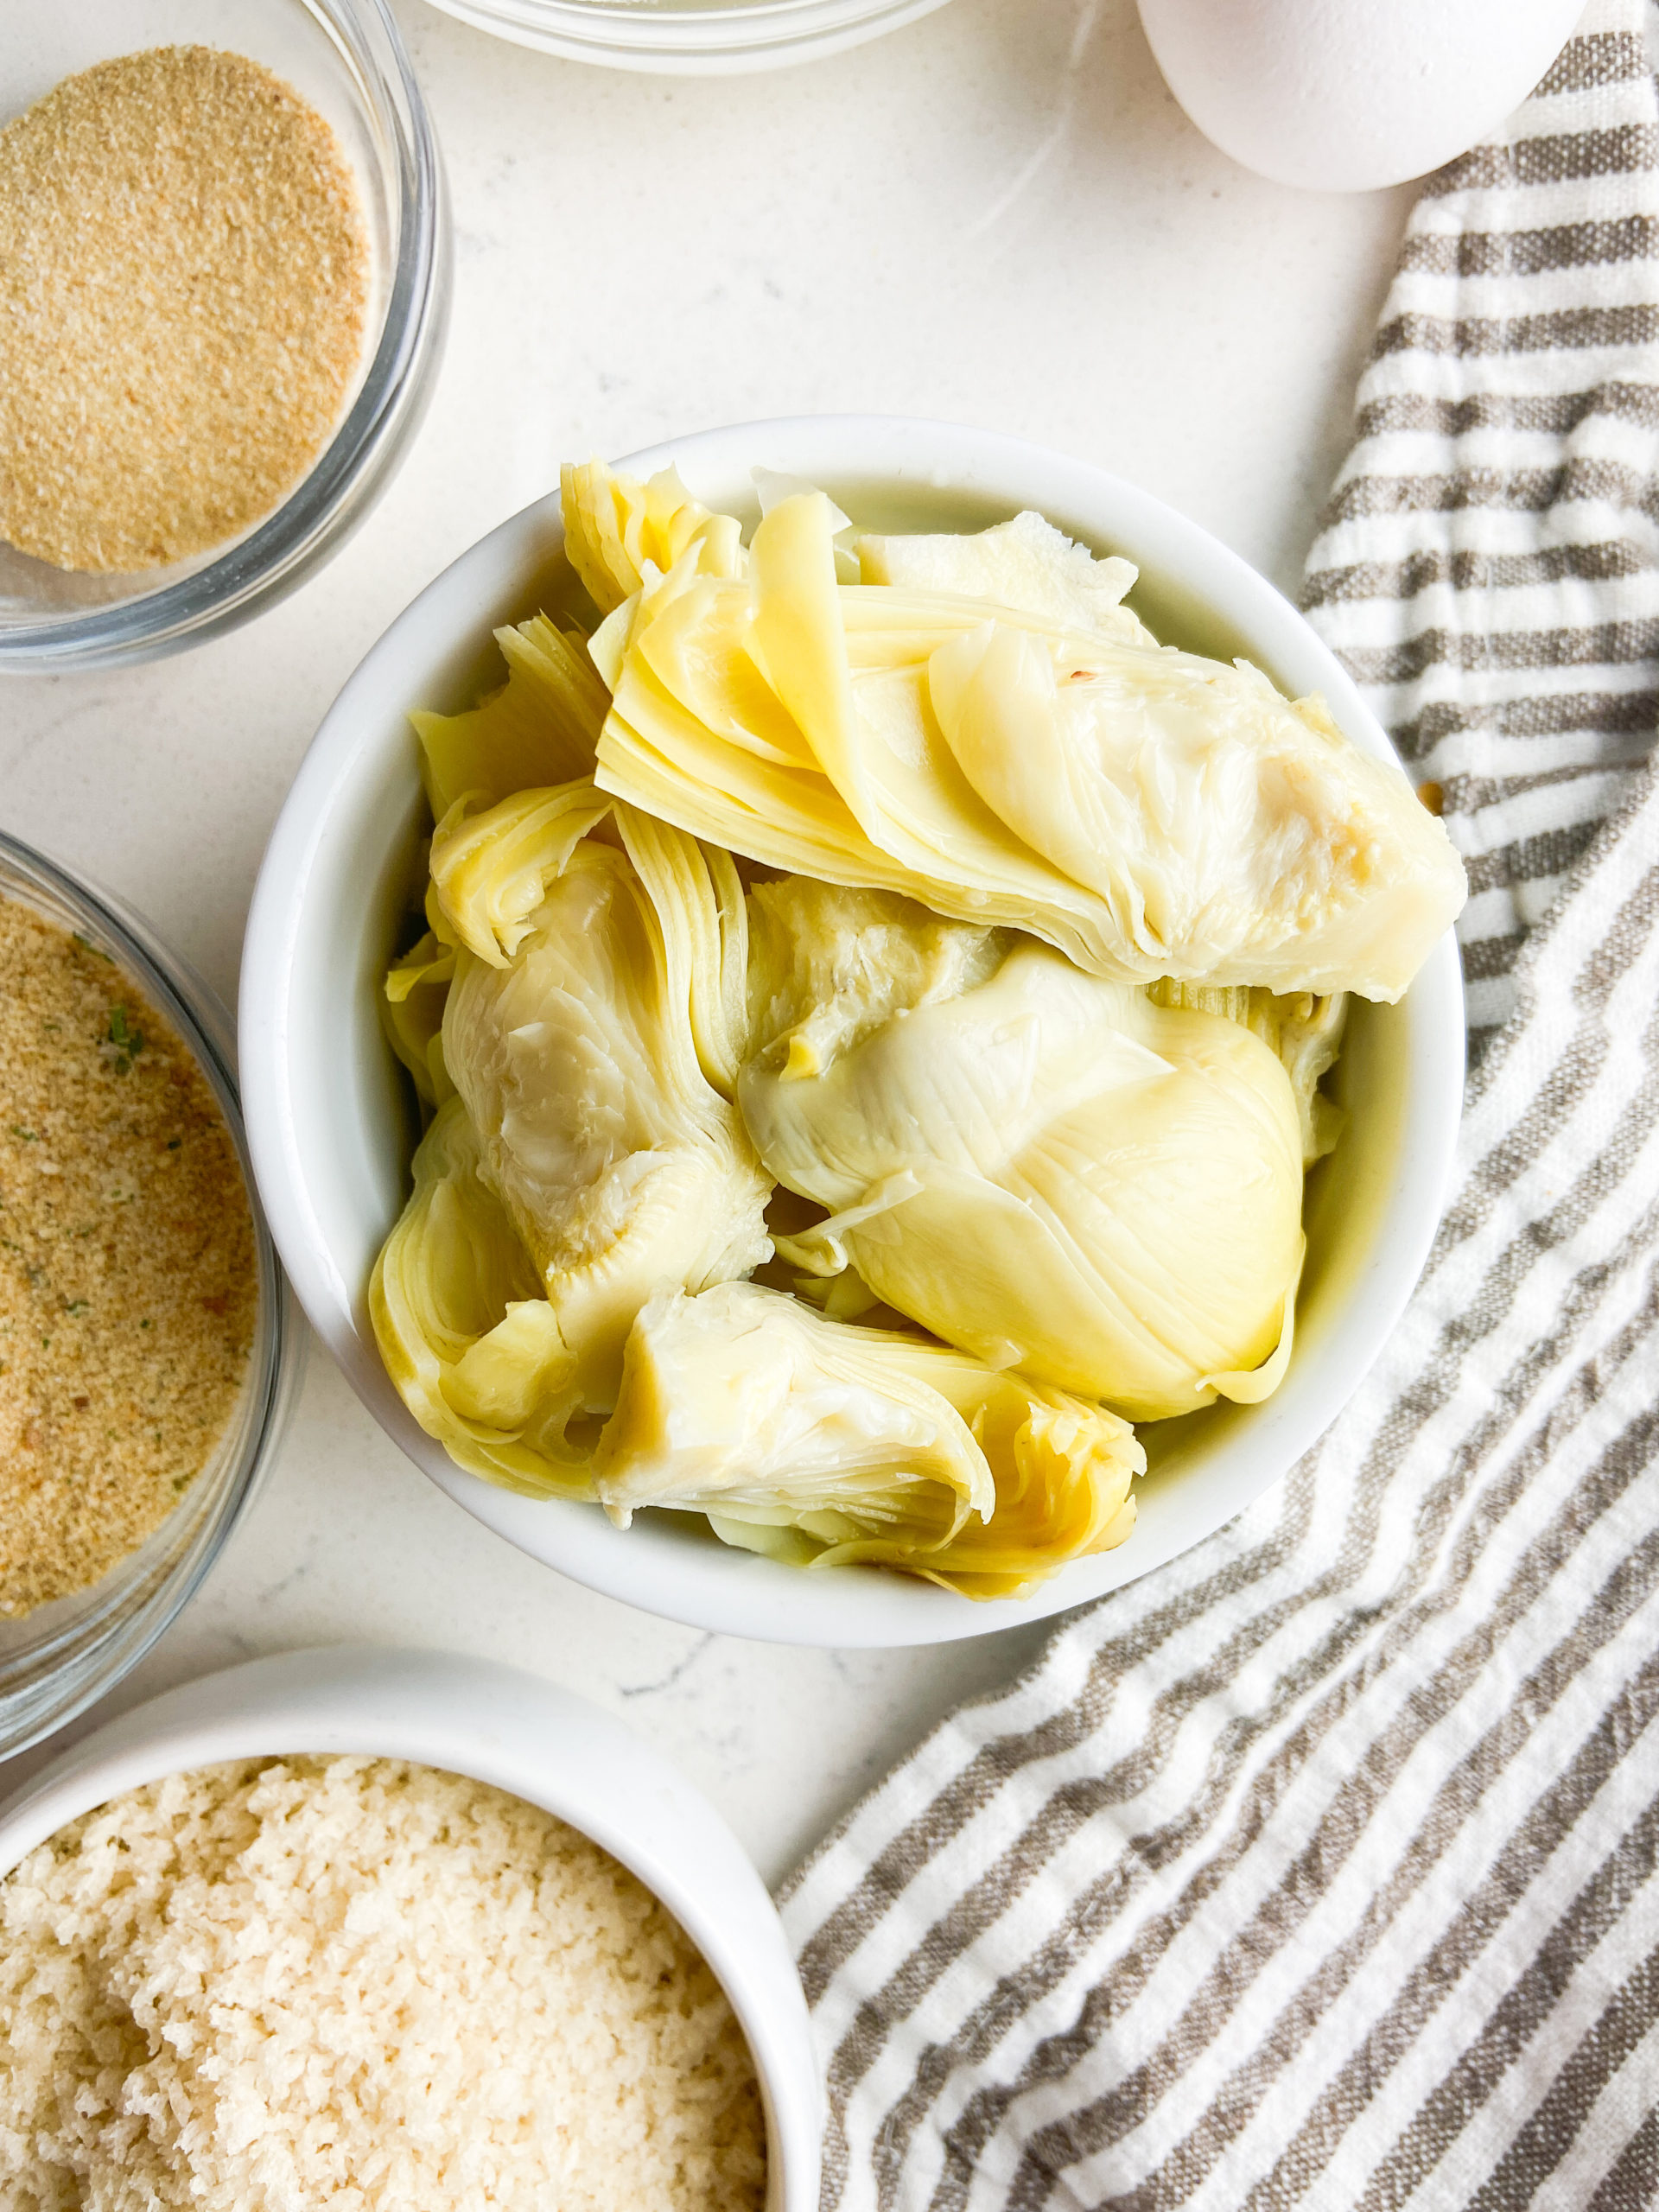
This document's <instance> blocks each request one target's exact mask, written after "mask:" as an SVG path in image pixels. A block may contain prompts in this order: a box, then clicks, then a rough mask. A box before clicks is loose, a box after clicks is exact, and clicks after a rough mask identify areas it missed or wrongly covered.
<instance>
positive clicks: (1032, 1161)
mask: <svg viewBox="0 0 1659 2212" xmlns="http://www.w3.org/2000/svg"><path fill="white" fill-rule="evenodd" d="M750 908H751V944H752V952H751V964H750V980H751V1011H752V1020H753V1033H752V1056H751V1058H750V1059H749V1060H748V1062H747V1065H746V1066H745V1068H744V1071H743V1074H742V1077H741V1080H740V1083H739V1086H738V1099H739V1103H740V1105H741V1109H742V1112H743V1116H744V1119H745V1121H746V1122H747V1126H748V1128H749V1131H750V1134H751V1135H752V1136H753V1140H754V1142H755V1145H756V1147H757V1148H758V1150H759V1151H760V1156H761V1158H762V1160H764V1161H765V1163H766V1167H767V1168H768V1169H769V1170H770V1172H771V1173H772V1174H773V1175H775V1176H776V1177H777V1178H778V1179H779V1182H781V1183H782V1184H784V1185H785V1186H786V1187H787V1188H788V1189H790V1190H791V1191H794V1192H798V1193H799V1194H800V1195H801V1196H803V1197H804V1198H810V1199H813V1200H815V1201H817V1204H818V1205H822V1206H824V1207H827V1208H829V1210H830V1217H829V1220H828V1221H826V1222H825V1223H823V1224H822V1225H821V1226H819V1227H818V1228H817V1229H815V1230H808V1231H807V1232H805V1233H804V1235H801V1236H795V1237H791V1238H788V1239H785V1240H783V1242H781V1243H780V1244H779V1251H780V1254H781V1255H782V1256H784V1257H785V1258H786V1259H787V1260H788V1261H790V1262H792V1263H793V1264H796V1265H799V1266H803V1267H805V1268H815V1267H816V1268H817V1271H819V1272H821V1273H824V1274H829V1273H833V1272H834V1271H836V1269H838V1268H841V1267H842V1266H844V1265H847V1264H850V1265H851V1266H853V1267H854V1268H856V1270H857V1273H858V1274H859V1276H860V1277H861V1279H862V1281H863V1282H864V1283H866V1284H868V1287H869V1288H870V1289H871V1290H873V1291H874V1293H875V1294H876V1295H877V1296H878V1297H879V1298H880V1299H882V1300H885V1301H886V1302H887V1304H888V1305H890V1306H894V1307H896V1308H897V1309H898V1310H899V1312H900V1313H904V1314H906V1315H907V1316H908V1317H909V1318H910V1319H912V1320H915V1321H918V1322H919V1323H920V1324H921V1325H923V1326H924V1327H925V1328H927V1329H929V1330H931V1331H932V1332H934V1333H935V1334H936V1335H938V1336H940V1337H943V1338H945V1339H946V1340H947V1341H948V1342H950V1343H951V1344H957V1345H959V1346H961V1347H962V1348H963V1350H965V1351H969V1352H972V1353H975V1354H976V1355H977V1356H978V1357H981V1358H982V1359H984V1360H986V1361H987V1362H988V1363H990V1364H992V1365H993V1366H996V1367H999V1368H1013V1367H1017V1368H1019V1369H1020V1371H1021V1373H1022V1374H1023V1375H1025V1376H1034V1377H1036V1378H1038V1379H1039V1380H1040V1381H1042V1382H1044V1383H1051V1384H1055V1385H1058V1386H1059V1387H1060V1388H1062V1389H1066V1390H1071V1391H1076V1392H1077V1393H1078V1394H1079V1395H1083V1396H1084V1397H1089V1398H1096V1399H1103V1400H1104V1401H1106V1402H1108V1403H1109V1404H1111V1405H1112V1406H1114V1407H1116V1408H1117V1409H1118V1410H1119V1411H1120V1412H1122V1413H1124V1414H1128V1415H1129V1416H1131V1417H1132V1418H1137V1419H1147V1420H1155V1419H1159V1418H1161V1417H1164V1416H1166V1415H1169V1414H1181V1413H1186V1412H1190V1411H1192V1409H1193V1408H1197V1407H1198V1406H1203V1405H1207V1404H1209V1403H1211V1402H1212V1401H1213V1400H1214V1399H1215V1397H1216V1396H1217V1395H1218V1394H1219V1395H1225V1396H1229V1397H1233V1398H1237V1399H1255V1398H1259V1397H1262V1396H1265V1395H1267V1394H1268V1391H1269V1390H1270V1389H1272V1388H1274V1385H1275V1384H1276V1383H1277V1382H1278V1380H1279V1377H1280V1376H1281V1374H1282V1372H1283V1369H1284V1365H1285V1362H1286V1360H1287V1357H1288V1344H1289V1333H1290V1328H1291V1323H1292V1317H1293V1310H1294V1292H1295V1283H1296V1279H1297V1275H1298V1273H1299V1270H1300V1262H1301V1252H1302V1236H1301V1224H1300V1215H1301V1195H1302V1138H1301V1128H1300V1117H1299V1115H1298V1110H1297V1103H1296V1099H1295V1096H1294V1093H1293V1090H1292V1087H1291V1083H1290V1079H1289V1077H1288V1076H1287V1073H1286V1071H1285V1069H1284V1067H1283V1066H1282V1065H1281V1063H1280V1061H1279V1060H1278V1059H1277V1058H1275V1057H1274V1053H1273V1052H1271V1051H1270V1050H1269V1049H1268V1046H1267V1045H1265V1044H1264V1043H1263V1042H1262V1040H1261V1039H1259V1038H1258V1037H1256V1036H1255V1035H1254V1034H1253V1033H1251V1031H1250V1030H1249V1028H1247V1027H1244V1026H1243V1024H1241V1023H1239V1022H1237V1021H1234V1020H1227V1019H1225V1018H1224V1017H1223V1016H1222V1015H1220V1014H1211V1013H1205V1012H1198V1011H1194V1010H1192V1009H1187V1008H1177V1007H1164V1006H1159V1005H1156V1004H1154V1003H1153V1001H1151V999H1150V998H1149V997H1148V996H1147V994H1146V993H1145V992H1143V991H1140V990H1137V989H1135V988H1132V987H1131V986H1129V985H1127V984H1123V983H1116V982H1108V981H1106V980H1105V979H1104V978H1103V977H1100V976H1090V975H1086V974H1084V972H1082V971H1081V970H1080V969H1077V968H1074V967H1073V966H1071V963H1069V962H1067V961H1066V960H1065V959H1063V958H1062V957H1060V956H1059V955H1058V953H1056V952H1054V951H1052V950H1050V949H1049V948H1048V947H1046V946H1044V945H1040V944H1034V943H1033V942H1032V941H1031V940H1030V939H1029V938H1019V937H1016V936H1014V935H1013V934H1012V933H1010V932H1006V931H987V930H980V929H974V928H971V927H969V926H968V925H963V924H959V923H957V924H952V923H944V922H940V921H939V920H938V919H937V918H935V917H933V916H931V915H930V914H928V913H926V912H924V911H923V910H921V909H920V908H918V907H917V906H914V905H913V904H912V903H911V902H909V901H907V900H904V899H897V898H895V897H893V895H892V894H891V893H880V892H875V893H872V892H862V893H859V892H850V891H846V890H842V889H838V888H836V887H830V886H827V885H823V884H819V883H816V882H811V881H809V880H805V879H804V878H799V877H795V878H789V879H785V880H784V881H782V882H779V883H775V884H768V885H761V886H758V887H756V888H755V890H754V891H753V892H752V893H751V894H750ZM906 938H908V939H909V942H910V951H909V954H908V956H907V957H895V956H894V953H893V946H894V945H895V944H901V943H903V942H904V941H905V940H906ZM947 948H949V949H948V950H947Z"/></svg>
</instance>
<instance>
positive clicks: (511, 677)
mask: <svg viewBox="0 0 1659 2212" xmlns="http://www.w3.org/2000/svg"><path fill="white" fill-rule="evenodd" d="M495 642H496V643H497V645H499V646H500V648H501V652H502V657H503V658H504V659H505V662H506V664H507V680H506V682H505V683H504V684H503V685H501V687H500V688H499V690H495V691H493V692H492V693H491V694H490V695H489V696H488V697H487V698H486V699H485V700H484V701H483V702H481V703H480V705H478V706H476V707H474V708H471V709H468V711H467V712H466V713H465V714H460V715H434V714H429V713H427V712H424V711H421V712H417V713H416V714H413V715H410V721H411V722H412V723H413V724H414V726H415V734H416V736H417V737H418V738H419V739H420V741H421V756H422V761H421V765H422V771H423V776H424V779H425V783H426V796H427V799H428V801H429V804H430V805H431V809H432V813H433V817H434V819H435V820H436V821H439V822H442V819H443V817H444V816H445V815H446V814H448V811H449V810H450V809H451V808H452V807H453V806H454V804H455V803H456V801H457V800H458V799H460V798H463V797H467V798H470V800H471V802H472V804H474V805H477V806H493V805H494V804H496V802H497V801H498V800H500V799H504V798H511V797H512V794H513V793H514V792H515V791H524V789H526V787H527V786H529V785H539V784H563V783H569V782H570V781H571V780H573V779H575V778H577V777H581V776H590V775H591V774H592V773H593V769H594V750H595V747H597V745H598V743H599V733H600V728H601V725H602V723H603V722H604V720H605V715H606V712H607V709H608V708H609V705H610V695H609V694H608V692H607V690H606V689H605V686H604V684H603V683H601V681H600V678H599V674H598V671H596V670H595V668H594V664H593V659H592V657H591V655H590V654H589V653H588V644H587V640H586V639H585V638H582V636H580V635H579V634H578V633H577V632H573V631H564V630H561V629H558V628H557V627H556V626H555V625H554V624H553V623H552V622H550V620H548V618H547V616H546V615H544V614H537V615H536V616H535V617H533V618H532V620H530V621H528V622H522V623H520V624H519V626H518V628H517V629H501V630H498V631H497V632H496V633H495Z"/></svg>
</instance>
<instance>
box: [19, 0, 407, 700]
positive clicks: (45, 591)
mask: <svg viewBox="0 0 1659 2212" xmlns="http://www.w3.org/2000/svg"><path fill="white" fill-rule="evenodd" d="M188 45H202V46H217V47H221V48H227V49H229V50H231V51H232V52H235V53H238V54H247V55H248V56H250V57H251V59H252V60H256V61H259V62H263V63H264V65H265V66H266V67H268V68H270V69H271V70H273V71H274V72H275V73H277V76H279V77H281V78H283V79H285V80H286V81H287V82H288V83H289V84H290V85H292V86H293V87H294V88H295V90H296V92H299V93H300V95H301V96H302V98H303V99H306V100H308V102H309V103H310V105H312V106H313V107H314V108H315V109H316V110H317V111H318V112H319V113H320V114H321V115H323V116H324V117H325V118H327V121H328V122H329V123H330V124H333V126H334V131H335V134H336V136H337V137H338V138H339V140H340V145H341V147H342V149H344V152H345V155H346V159H347V161H348V162H350V164H351V167H352V169H353V174H354V175H355V176H356V179H357V182H358V188H359V194H360V195H361V199H362V203H363V211H364V215H365V221H366V224H367V227H368V233H369V252H370V263H371V277H370V294H369V309H368V328H367V334H366V337H365V346H364V351H363V358H362V360H361V363H360V364H359V371H358V376H359V381H358V384H357V387H356V390H355V391H354V393H353V397H352V398H351V401H350V403H349V404H348V406H347V408H346V412H345V414H344V415H343V416H341V418H340V423H339V425H338V427H337V428H336V429H335V431H334V435H333V437H332V438H331V440H330V441H329V442H328V444H327V446H326V447H325V448H323V451H322V452H321V454H320V455H319V456H318V458H317V460H316V461H315V462H314V463H313V464H312V467H311V468H310V470H309V472H308V474H306V475H305V476H303V477H302V479H301V480H300V481H299V483H298V484H297V485H296V486H295V487H294V489H293V490H292V491H291V492H289V494H288V495H287V497H286V498H285V499H283V501H282V502H281V504H280V505H278V506H277V507H275V508H274V509H272V510H271V512H270V513H268V514H267V515H265V516H264V518H263V519H262V520H260V521H259V522H257V523H255V524H253V525H252V526H251V528H250V529H248V530H246V531H244V532H243V533H242V534H241V535H240V536H239V537H234V538H231V539H229V540H227V541H226V543H224V544H222V545H219V546H215V547H213V548H212V549H210V550H208V551H207V552H205V553H200V554H197V555H195V556H194V557H192V558H190V559H188V560H181V561H176V562H173V563H169V564H168V565H167V566H166V567H164V568H159V569H143V570H140V571H138V572H137V573H136V574H131V575H76V574H72V573H70V572H68V571H66V570H64V569H55V568H53V567H51V566H50V565H49V564H48V563H46V562H44V561H37V560H35V559H33V558H31V557H30V556H29V555H27V554H24V553H20V552H18V551H17V550H16V549H15V548H14V547H11V546H6V545H0V670H4V669H27V670H60V669H67V668H85V667H91V666H105V667H107V666H109V665H111V664H114V663H118V662H123V661H136V660H148V659H151V658H155V657H156V656H157V655H159V654H162V653H167V652H177V651H178V650H179V649H180V648H181V646H184V645H194V644H196V643H197V642H198V641H199V640H200V639H203V638H207V637H212V636H213V635H214V634H215V633H216V632H219V631H221V630H227V629H230V628H232V626H234V625H235V624H237V623H238V622H244V621H245V620H247V619H248V617H249V616H250V615H251V614H253V613H256V612H257V610H258V609H259V608H260V607H264V606H266V605H268V604H269V603H270V601H273V600H275V599H277V598H280V597H281V596H282V595H283V594H284V593H285V592H289V591H291V590H293V588H295V586H296V584H298V583H301V582H303V581H304V579H305V578H306V577H307V576H308V575H310V574H311V573H312V571H313V570H314V569H316V568H318V567H319V566H320V565H321V563H323V562H324V561H325V560H327V558H328V557H329V556H330V555H331V554H332V553H334V551H335V550H336V549H337V548H338V547H339V546H340V544H341V543H343V541H344V540H345V538H346V536H347V535H348V534H349V532H350V531H353V529H354V528H355V527H356V525H357V524H359V522H361V521H362V519H363V518H364V517H365V515H366V514H367V513H368V512H369V510H370V508H371V507H372V505H373V504H374V502H375V500H376V499H378V496H379V494H380V493H381V492H383V491H384V490H385V486H386V485H387V484H388V483H389V482H390V480H391V476H392V474H393V473H394V471H395V469H396V467H397V463H398V461H399V460H400V459H401V457H402V455H403V453H404V449H405V448H406V447H407V445H408V442H409V440H410V436H411V435H413V433H414V430H415V429H416V426H417V424H418V423H419V422H420V419H421V416H422V415H423V413H424V411H425V406H426V401H427V398H428V397H429V391H430V388H431V385H432V382H433V378H434V375H435V371H436V367H437V364H438V360H439V357H440V354H441V353H442V338H443V331H444V326H445V323H446V321H447V318H448V301H449V244H448V238H449V232H448V207H447V203H446V200H445V195H444V189H443V175H442V168H441V165H440V162H439V159H438V150H437V144H436V142H435V139H434V137H433V135H432V127H431V124H430V122H429V119H428V117H427V112H426V108H425V104H424V102H423V99H422V98H421V93H420V91H419V88H418V87H417V86H416V82H415V79H414V76H413V73H412V72H411V71H410V65H409V58H408V56H407V54H405V53H404V46H403V41H402V40H401V39H400V38H399V36H398V35H397V29H396V27H395V26H394V24H393V22H392V20H391V15H390V14H389V13H388V11H387V9H386V6H385V0H257V3H256V4H250V0H75V4H74V5H73V7H66V6H64V5H63V4H62V0H8V5H7V9H6V31H5V39H4V41H3V55H4V65H3V74H0V124H5V123H7V122H10V120H11V119H12V118H14V117H15V116H16V115H18V114H21V113H22V111H23V110H24V109H25V108H28V107H29V106H32V105H33V104H34V103H35V101H36V100H38V99H41V98H42V97H43V96H44V95H45V94H46V93H47V92H50V91H51V90H52V88H53V86H54V85H57V84H58V83H60V81H61V80H62V79H64V78H65V77H68V76H73V75H74V74H75V73H77V72H79V71H80V70H82V69H87V68H90V67H92V65H93V64H94V63H95V62H99V61H103V60H109V59H110V58H111V57H112V56H114V55H116V54H131V53H135V52H137V51H140V50H141V49H143V48H147V47H154V46H188Z"/></svg>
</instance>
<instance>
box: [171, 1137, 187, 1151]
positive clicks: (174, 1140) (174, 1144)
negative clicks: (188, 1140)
mask: <svg viewBox="0 0 1659 2212" xmlns="http://www.w3.org/2000/svg"><path fill="white" fill-rule="evenodd" d="M183 1142H184V1139H183V1138H182V1137H168V1141H167V1148H168V1151H169V1152H176V1151H177V1150H178V1148H179V1147H180V1146H181V1144H182V1143H183Z"/></svg>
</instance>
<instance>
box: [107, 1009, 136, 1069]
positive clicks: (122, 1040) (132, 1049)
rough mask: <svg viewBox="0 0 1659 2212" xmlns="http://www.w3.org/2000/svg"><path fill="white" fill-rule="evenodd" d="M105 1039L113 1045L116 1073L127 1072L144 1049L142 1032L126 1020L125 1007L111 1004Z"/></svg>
mask: <svg viewBox="0 0 1659 2212" xmlns="http://www.w3.org/2000/svg"><path fill="white" fill-rule="evenodd" d="M105 1041H106V1042H107V1043H109V1044H111V1045H113V1046H114V1047H115V1051H116V1061H115V1071H116V1073H117V1075H126V1074H128V1073H129V1072H130V1070H131V1067H132V1064H133V1062H134V1061H135V1060H136V1059H137V1057H138V1055H139V1053H140V1052H143V1049H144V1033H143V1030H142V1029H135V1028H133V1027H132V1026H131V1025H130V1022H129V1021H128V1020H127V1009H126V1008H125V1007H124V1006H112V1007H111V1008H110V1027H109V1034H108V1037H107V1039H105Z"/></svg>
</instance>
